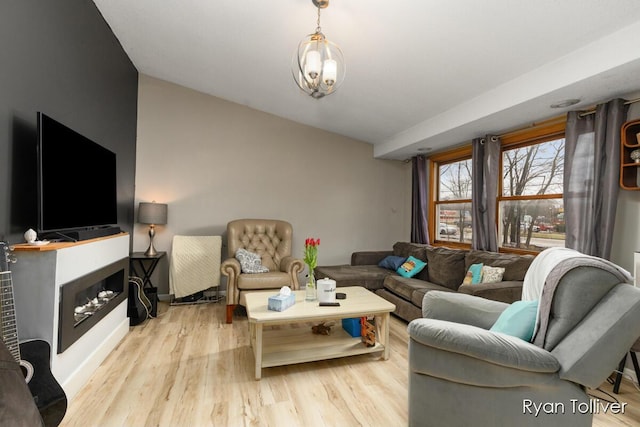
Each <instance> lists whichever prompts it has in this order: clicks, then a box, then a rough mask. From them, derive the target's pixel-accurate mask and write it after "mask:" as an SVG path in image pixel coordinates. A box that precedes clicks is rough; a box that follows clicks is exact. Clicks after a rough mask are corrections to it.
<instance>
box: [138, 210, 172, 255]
mask: <svg viewBox="0 0 640 427" xmlns="http://www.w3.org/2000/svg"><path fill="white" fill-rule="evenodd" d="M138 222H139V223H140V224H149V248H148V249H147V251H146V252H145V253H144V254H145V255H146V256H156V255H158V252H157V251H156V248H154V247H153V237H154V236H155V235H156V228H155V227H156V225H164V224H166V223H167V205H166V204H165V203H156V202H151V203H147V202H141V203H140V206H139V207H138Z"/></svg>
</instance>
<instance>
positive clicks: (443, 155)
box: [427, 115, 566, 255]
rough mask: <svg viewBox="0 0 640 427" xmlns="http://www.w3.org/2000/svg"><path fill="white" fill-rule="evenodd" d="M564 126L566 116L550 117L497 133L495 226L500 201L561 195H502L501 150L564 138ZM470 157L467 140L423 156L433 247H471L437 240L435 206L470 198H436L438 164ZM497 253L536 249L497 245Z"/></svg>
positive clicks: (552, 197) (498, 217)
mask: <svg viewBox="0 0 640 427" xmlns="http://www.w3.org/2000/svg"><path fill="white" fill-rule="evenodd" d="M565 128H566V115H563V116H558V117H553V118H551V119H548V120H544V121H541V122H538V123H533V124H531V126H529V127H527V128H523V129H518V130H514V131H510V132H506V133H504V134H503V135H500V141H501V143H500V161H499V168H500V169H499V170H500V175H499V176H500V178H499V181H498V197H497V198H496V201H495V203H496V206H495V208H496V229H498V227H499V224H498V221H500V215H499V211H498V209H499V203H500V202H501V201H503V200H518V199H520V200H534V199H556V198H558V196H562V194H557V193H555V194H552V195H548V194H542V195H534V196H506V197H505V196H503V195H502V190H503V188H502V186H503V179H502V158H503V151H505V150H510V149H514V148H521V147H526V146H529V145H534V144H540V143H543V142H548V141H552V140H554V139H558V138H564V137H565ZM471 158H472V147H471V143H468V144H465V145H463V146H459V147H456V148H453V149H451V150H447V151H443V152H440V153H434V154H432V155H431V156H429V157H428V158H427V162H428V164H427V165H428V167H429V183H430V185H429V213H428V218H427V220H428V222H429V236H430V240H431V244H432V245H434V246H449V247H460V248H467V249H469V248H471V244H470V243H464V242H453V241H449V240H440V239H438V238H439V237H440V234H439V233H438V227H439V226H438V224H439V219H438V218H436V212H437V207H438V205H439V204H443V203H471V202H472V200H471V199H460V200H456V201H450V200H449V201H446V202H445V201H440V200H438V197H439V194H440V191H439V189H440V188H439V186H440V166H441V165H446V164H449V163H455V162H459V161H464V160H468V159H471ZM498 252H504V253H518V254H533V255H536V254H538V253H539V252H538V251H533V250H527V249H519V248H505V247H500V246H499V247H498Z"/></svg>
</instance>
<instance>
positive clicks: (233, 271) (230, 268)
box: [220, 258, 242, 304]
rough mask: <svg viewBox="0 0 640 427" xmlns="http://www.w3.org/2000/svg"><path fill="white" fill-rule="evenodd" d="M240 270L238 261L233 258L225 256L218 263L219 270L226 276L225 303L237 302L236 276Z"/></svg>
mask: <svg viewBox="0 0 640 427" xmlns="http://www.w3.org/2000/svg"><path fill="white" fill-rule="evenodd" d="M241 271H242V270H241V267H240V262H239V261H238V260H237V259H235V258H227V259H225V260H224V261H223V262H222V264H221V265H220V272H221V273H222V275H223V276H227V304H237V303H238V299H239V292H238V276H240V272H241Z"/></svg>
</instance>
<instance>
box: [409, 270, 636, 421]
mask: <svg viewBox="0 0 640 427" xmlns="http://www.w3.org/2000/svg"><path fill="white" fill-rule="evenodd" d="M545 286H546V285H545ZM545 290H546V288H545ZM551 301H552V302H551V305H550V309H549V317H548V319H549V321H548V326H547V328H546V331H545V333H546V337H545V339H544V343H543V344H542V345H534V344H532V343H529V342H526V341H523V340H521V339H519V338H516V337H512V336H509V335H506V334H501V333H494V332H491V331H489V330H488V329H490V328H491V326H492V325H493V324H494V323H495V321H496V320H497V318H498V317H499V316H500V314H501V313H502V311H503V310H505V309H506V307H508V304H505V303H501V302H496V301H490V300H486V299H483V298H478V297H474V296H471V295H465V294H457V293H449V292H440V291H432V292H428V293H427V294H426V295H425V297H424V301H423V308H422V310H423V316H424V318H423V319H416V320H414V321H412V322H411V323H410V324H409V326H408V331H409V336H410V339H409V425H411V426H448V427H455V426H468V425H476V426H497V425H505V426H506V425H513V426H516V425H517V426H591V422H592V415H593V414H592V411H590V410H589V408H590V407H589V402H590V400H589V397H588V395H587V393H586V391H585V390H586V388H587V387H589V388H595V387H598V386H600V385H601V384H602V382H603V381H604V380H605V379H606V378H607V377H608V376H609V375H610V374H611V373H612V372H613V371H614V370H615V369H616V367H617V365H618V362H619V361H620V359H621V358H622V357H623V356H624V355H625V353H626V352H627V351H629V348H630V347H631V345H632V344H633V343H634V342H635V341H636V339H637V338H638V337H639V336H640V289H638V288H635V287H633V286H632V285H629V284H626V283H620V278H619V277H618V276H616V275H614V274H611V273H610V272H607V271H603V270H602V269H599V268H594V267H585V266H581V267H577V268H573V269H571V270H569V271H568V272H566V273H564V275H563V276H561V279H560V280H559V281H558V285H557V288H556V289H555V293H553V298H552V299H551ZM534 342H535V340H534ZM538 344H539V343H538ZM541 405H545V406H544V407H543V406H541ZM585 409H587V410H586V411H585ZM536 412H537V415H536Z"/></svg>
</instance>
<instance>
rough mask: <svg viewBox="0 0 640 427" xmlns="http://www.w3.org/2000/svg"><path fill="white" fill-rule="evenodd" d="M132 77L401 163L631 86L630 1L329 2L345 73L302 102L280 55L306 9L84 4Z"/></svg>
mask: <svg viewBox="0 0 640 427" xmlns="http://www.w3.org/2000/svg"><path fill="white" fill-rule="evenodd" d="M94 2H95V4H96V5H97V7H98V9H99V10H100V12H101V13H102V14H103V16H104V18H105V20H106V21H107V23H108V24H109V25H110V26H111V28H112V29H113V32H114V33H115V35H116V37H117V38H118V39H119V41H120V43H121V44H122V46H123V48H124V50H125V51H126V52H127V54H128V55H129V57H130V58H131V60H132V62H133V64H134V65H135V66H136V68H137V69H138V71H139V72H140V73H143V74H146V75H149V76H153V77H156V78H160V79H163V80H167V81H170V82H174V83H177V84H180V85H183V86H186V87H189V88H192V89H195V90H198V91H201V92H204V93H208V94H211V95H214V96H217V97H220V98H223V99H226V100H229V101H233V102H236V103H239V104H243V105H247V106H249V107H251V108H255V109H257V110H261V111H265V112H268V113H271V114H274V115H276V116H280V117H284V118H287V119H290V120H294V121H296V122H300V123H304V124H307V125H310V126H314V127H317V128H321V129H326V130H328V131H331V132H335V133H338V134H341V135H345V136H348V137H352V138H355V139H358V140H361V141H365V142H368V143H371V144H374V155H375V156H376V157H379V158H390V159H405V158H408V157H410V156H412V155H415V154H416V153H417V150H418V149H419V148H421V149H423V150H424V149H430V150H438V149H442V148H444V147H450V146H454V145H459V144H460V143H463V142H466V141H469V140H470V139H471V138H473V137H476V136H481V135H484V134H486V133H491V132H498V133H501V132H504V131H507V130H511V129H515V128H520V127H523V126H526V125H528V124H530V123H531V122H533V121H540V120H543V119H546V118H550V117H554V116H557V115H560V114H562V113H563V112H564V111H566V110H567V109H560V110H557V109H551V108H549V105H550V104H552V103H554V102H557V101H560V100H563V99H567V98H578V99H580V100H581V102H580V103H579V104H578V105H577V106H574V107H571V108H572V109H577V108H580V107H583V108H584V107H589V106H592V105H594V104H595V103H596V102H599V101H603V100H607V99H610V98H614V97H617V96H625V95H628V94H633V93H637V92H639V91H640V43H638V42H639V41H640V1H638V0H535V1H526V0H458V1H450V0H400V1H398V0H396V1H390V0H388V1H381V0H369V1H365V0H331V3H330V5H329V7H328V8H327V9H323V10H322V12H321V26H322V30H323V32H324V34H325V35H326V36H327V38H328V39H329V40H331V41H333V42H335V43H337V44H338V45H339V46H340V47H341V49H342V51H343V53H344V57H345V62H346V64H347V72H346V79H345V81H344V84H343V85H342V87H341V88H340V89H339V90H338V91H337V92H336V93H335V94H333V95H330V96H327V97H325V98H322V99H320V100H316V99H313V98H311V97H309V96H307V95H305V94H304V93H303V92H302V91H301V90H300V89H298V87H297V86H296V84H295V82H294V81H293V78H292V73H291V58H292V55H293V52H294V51H295V49H296V47H297V45H298V43H299V42H300V40H301V39H302V38H303V37H304V36H306V35H307V34H310V33H312V32H313V31H314V30H315V27H316V15H317V9H316V8H315V7H314V6H313V4H312V2H311V0H273V1H264V0H243V1H240V0H134V1H132V0H94Z"/></svg>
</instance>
